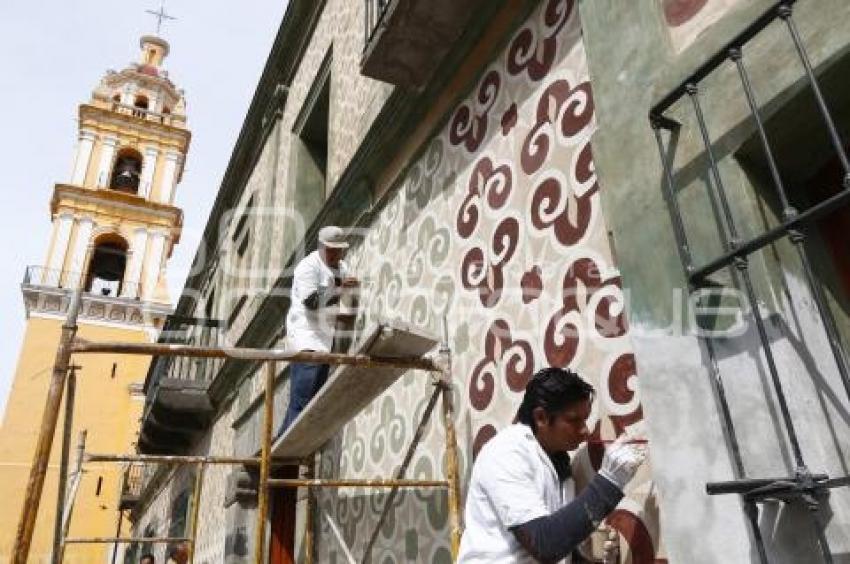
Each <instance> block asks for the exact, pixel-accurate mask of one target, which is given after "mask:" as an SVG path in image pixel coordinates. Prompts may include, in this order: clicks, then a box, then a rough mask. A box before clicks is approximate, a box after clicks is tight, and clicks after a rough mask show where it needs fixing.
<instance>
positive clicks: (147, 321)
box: [22, 284, 172, 329]
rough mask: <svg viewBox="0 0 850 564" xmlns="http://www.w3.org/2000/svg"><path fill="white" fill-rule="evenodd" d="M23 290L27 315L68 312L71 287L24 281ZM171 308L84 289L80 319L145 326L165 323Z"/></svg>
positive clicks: (55, 315)
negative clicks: (87, 291)
mask: <svg viewBox="0 0 850 564" xmlns="http://www.w3.org/2000/svg"><path fill="white" fill-rule="evenodd" d="M22 290H23V294H24V306H25V308H26V314H27V317H30V316H36V317H38V316H43V317H64V316H65V315H66V314H67V312H68V305H69V304H70V302H71V294H72V291H71V290H69V289H66V288H56V287H53V286H41V285H34V284H24V285H22ZM171 311H172V310H171V307H170V306H168V305H164V304H156V303H150V302H144V301H141V300H137V299H128V298H123V297H108V296H98V295H95V294H88V293H85V294H83V299H82V303H81V304H80V312H79V317H78V319H79V320H80V321H91V322H96V323H103V324H107V325H113V326H114V325H120V326H125V327H138V328H140V329H143V328H148V327H152V326H158V325H159V324H161V323H163V322H164V320H165V317H166V316H167V315H169V314H170V313H171Z"/></svg>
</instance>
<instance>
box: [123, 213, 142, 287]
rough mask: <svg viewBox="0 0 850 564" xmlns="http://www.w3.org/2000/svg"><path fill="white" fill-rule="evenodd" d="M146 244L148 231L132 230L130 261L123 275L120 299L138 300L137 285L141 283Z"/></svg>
mask: <svg viewBox="0 0 850 564" xmlns="http://www.w3.org/2000/svg"><path fill="white" fill-rule="evenodd" d="M147 244H148V230H147V228H145V227H137V228H135V229H134V230H133V242H132V243H131V244H130V261H129V263H128V264H127V270H126V272H125V273H124V284H123V288H121V297H122V298H138V297H139V283H140V282H141V281H142V264H143V263H144V260H145V250H146V249H147Z"/></svg>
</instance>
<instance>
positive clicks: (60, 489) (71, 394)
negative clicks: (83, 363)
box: [50, 366, 77, 564]
mask: <svg viewBox="0 0 850 564" xmlns="http://www.w3.org/2000/svg"><path fill="white" fill-rule="evenodd" d="M67 388H68V390H67V392H66V393H65V421H64V423H63V428H62V454H61V456H60V459H59V484H58V486H57V488H56V515H55V517H54V522H53V552H52V554H51V559H50V561H51V562H52V563H53V564H59V562H60V561H61V559H62V558H61V556H60V553H61V552H62V548H61V547H62V516H63V515H64V514H65V500H66V499H67V493H68V492H67V491H66V490H67V489H68V488H67V486H68V457H69V454H70V453H69V451H70V449H71V427H72V426H73V423H74V399H75V396H76V389H77V367H76V366H72V367H71V368H70V370H69V373H68V385H67Z"/></svg>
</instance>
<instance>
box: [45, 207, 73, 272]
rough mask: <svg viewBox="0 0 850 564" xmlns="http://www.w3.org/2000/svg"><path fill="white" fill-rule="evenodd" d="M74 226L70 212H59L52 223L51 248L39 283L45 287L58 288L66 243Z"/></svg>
mask: <svg viewBox="0 0 850 564" xmlns="http://www.w3.org/2000/svg"><path fill="white" fill-rule="evenodd" d="M73 225H74V215H73V214H72V213H71V212H61V213H60V214H59V215H57V216H56V219H55V220H54V222H53V248H52V249H51V250H50V256H49V257H48V259H47V268H46V269H45V271H44V274H43V276H42V280H41V283H42V284H44V285H46V286H59V284H60V283H61V279H62V274H61V273H62V267H63V266H64V263H65V255H66V254H68V242H69V241H70V239H71V226H73Z"/></svg>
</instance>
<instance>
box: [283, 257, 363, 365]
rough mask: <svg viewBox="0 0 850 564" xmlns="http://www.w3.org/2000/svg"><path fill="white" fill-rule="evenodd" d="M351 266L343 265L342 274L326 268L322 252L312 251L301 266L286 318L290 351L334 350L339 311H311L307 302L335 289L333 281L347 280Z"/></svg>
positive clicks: (327, 308)
mask: <svg viewBox="0 0 850 564" xmlns="http://www.w3.org/2000/svg"><path fill="white" fill-rule="evenodd" d="M347 272H348V266H347V265H346V264H345V262H343V261H340V264H339V272H334V271H333V270H331V268H330V267H329V266H328V265H327V264H325V262H324V261H323V260H322V257H321V256H320V255H319V251H313V252H312V253H310V254H309V255H307V256H306V257H304V258H303V259H301V261H300V262H299V263H298V265H297V266H296V267H295V273H294V275H293V277H292V293H291V301H290V304H289V312H288V313H287V314H286V341H287V347H288V348H290V349H292V350H296V351H305V350H310V351H318V352H330V350H331V347H332V346H333V339H334V327H335V325H336V318H337V313H338V311H339V310H338V307H337V306H332V307H324V308H322V307H320V308H319V309H318V310H309V309H307V308H306V307H305V306H304V300H305V299H306V298H307V296H309V295H310V294H312V293H313V292H315V291H316V290H318V291H319V292H320V293H321V292H322V291H323V290H325V289H327V288H331V287H333V286H334V285H335V284H334V277H335V276H336V277H339V278H340V280H342V279H345V277H346V276H347Z"/></svg>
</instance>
